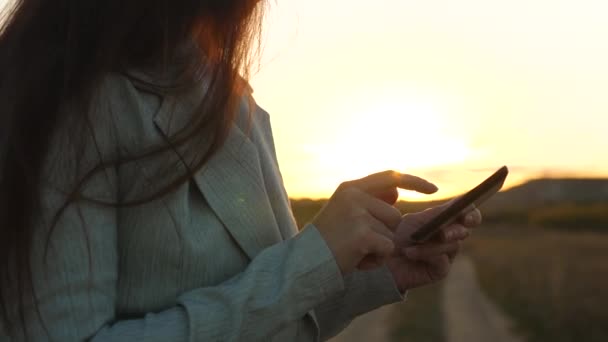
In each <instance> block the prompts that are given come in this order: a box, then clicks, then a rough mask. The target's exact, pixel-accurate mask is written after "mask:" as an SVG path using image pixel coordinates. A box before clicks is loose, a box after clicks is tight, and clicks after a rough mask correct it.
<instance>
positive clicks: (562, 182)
mask: <svg viewBox="0 0 608 342" xmlns="http://www.w3.org/2000/svg"><path fill="white" fill-rule="evenodd" d="M603 202H607V203H608V178H606V179H537V180H532V181H529V182H527V183H524V184H522V185H519V186H516V187H513V188H511V189H509V190H506V191H503V192H501V193H499V194H497V195H496V196H495V197H494V198H492V199H491V200H490V201H488V203H487V205H486V206H485V209H486V210H489V211H493V210H504V209H524V208H536V207H544V206H548V205H554V204H560V203H571V204H589V203H603Z"/></svg>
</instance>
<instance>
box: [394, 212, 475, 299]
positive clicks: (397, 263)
mask: <svg viewBox="0 0 608 342" xmlns="http://www.w3.org/2000/svg"><path fill="white" fill-rule="evenodd" d="M447 205H449V203H448V204H445V205H443V206H440V207H437V208H433V209H429V210H426V211H423V212H420V213H415V214H408V215H405V216H403V220H402V221H401V223H400V224H399V226H398V227H397V230H396V232H395V244H396V245H397V246H398V251H397V252H398V253H396V255H394V256H392V257H391V258H390V259H389V260H388V261H387V266H388V268H389V269H390V270H391V273H392V275H393V278H394V279H395V282H396V284H397V287H398V288H399V290H400V291H402V292H403V291H405V290H408V289H412V288H415V287H419V286H423V285H428V284H431V283H434V282H437V281H439V280H441V279H443V278H445V277H446V276H447V274H448V272H449V270H450V266H451V264H452V261H453V260H454V258H455V257H456V255H457V254H458V251H459V249H460V241H462V240H464V239H466V238H467V237H468V236H469V235H470V232H471V229H472V228H474V227H476V226H478V225H480V224H481V220H482V218H481V213H480V212H479V210H477V209H474V210H473V211H471V212H469V213H468V214H467V215H465V216H463V218H462V219H461V220H460V222H455V223H453V224H451V225H449V226H448V227H446V228H444V229H443V230H441V231H440V232H439V233H438V234H437V235H436V236H435V237H434V238H433V239H432V240H431V241H429V242H428V243H424V244H421V245H414V244H413V243H412V242H411V241H410V240H409V237H410V236H411V235H412V233H413V232H415V231H416V230H417V229H418V228H420V227H421V226H422V225H423V224H424V223H426V222H428V221H429V220H430V219H432V218H433V217H434V216H435V215H437V214H438V213H439V212H441V210H443V209H444V207H445V206H447Z"/></svg>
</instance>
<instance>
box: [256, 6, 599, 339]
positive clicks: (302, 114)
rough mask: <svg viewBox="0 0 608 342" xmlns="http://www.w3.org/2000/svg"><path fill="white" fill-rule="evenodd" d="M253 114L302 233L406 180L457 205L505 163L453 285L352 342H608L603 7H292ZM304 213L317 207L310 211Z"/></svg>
mask: <svg viewBox="0 0 608 342" xmlns="http://www.w3.org/2000/svg"><path fill="white" fill-rule="evenodd" d="M265 30H266V32H265V35H264V40H263V44H262V46H263V48H264V50H263V52H262V58H261V62H260V68H259V70H258V71H257V73H255V75H254V77H253V86H254V88H255V95H256V98H257V101H258V102H259V103H260V104H261V105H262V106H263V107H264V108H266V109H267V110H268V111H269V112H270V114H271V118H272V123H273V129H274V135H275V139H276V146H277V150H278V155H279V161H280V164H281V168H282V172H283V176H284V178H285V182H286V185H287V188H288V191H289V193H290V195H291V197H292V198H293V201H292V206H293V208H294V213H295V215H296V217H297V218H298V221H299V222H300V224H301V225H303V224H304V223H306V222H307V221H309V220H310V219H311V218H312V217H313V216H314V214H315V213H316V212H317V211H318V210H319V209H320V208H321V207H322V206H323V204H324V203H325V200H324V198H327V197H328V196H330V195H331V193H332V192H333V190H334V189H335V188H336V186H337V185H338V184H339V183H340V182H342V181H344V180H349V179H354V178H359V177H363V176H365V175H367V174H370V173H373V172H377V171H382V170H385V169H395V170H398V171H402V172H408V173H413V174H416V175H419V176H423V177H425V178H427V179H429V180H431V181H433V182H435V183H436V184H437V185H438V186H439V188H440V191H439V192H438V193H437V194H436V195H433V196H421V195H417V194H413V193H409V192H402V194H401V195H402V196H401V199H402V202H400V203H399V204H398V207H399V208H400V209H401V210H402V212H404V213H406V212H412V211H417V210H423V209H425V208H427V207H429V206H433V205H437V204H439V203H441V200H442V199H446V198H450V197H452V196H455V195H457V194H460V193H462V192H464V191H466V190H468V189H469V188H471V187H473V186H474V185H476V184H477V183H479V182H480V181H481V180H482V179H484V178H485V177H487V176H489V175H490V174H491V173H492V172H493V171H494V170H495V169H497V168H498V167H500V166H502V165H508V166H509V167H510V169H511V174H510V176H509V180H508V182H507V186H506V188H505V191H503V192H502V193H501V194H499V195H498V196H496V197H495V198H494V199H492V201H490V202H489V203H487V204H486V205H485V207H484V208H483V211H484V215H485V223H484V225H483V226H482V227H481V228H480V229H478V230H477V231H475V233H474V235H473V236H472V237H471V238H470V239H469V241H467V242H466V244H465V245H464V247H463V249H464V251H463V255H462V256H460V257H459V258H458V259H457V260H456V262H455V264H454V268H453V270H452V273H451V274H450V276H449V277H448V279H446V280H445V281H444V282H442V283H440V284H437V285H435V286H430V287H426V288H422V289H415V290H412V291H410V292H409V293H408V298H407V300H406V301H405V303H400V304H396V305H392V306H389V307H385V308H383V309H380V310H377V311H375V312H372V313H370V314H368V315H366V316H363V317H361V318H358V319H357V320H355V322H354V323H353V324H352V325H351V326H350V328H349V329H347V330H346V331H345V332H343V333H342V334H341V335H339V336H338V337H336V339H335V340H334V342H342V341H453V342H460V341H471V342H478V341H484V342H485V341H494V342H499V341H608V290H606V289H607V288H608V153H607V152H608V94H607V93H608V62H607V61H608V2H606V1H600V0H596V1H593V0H591V1H588V0H585V1H576V0H535V1H524V0H512V1H498V0H461V1H440V0H428V1H410V0H399V1H397V0H376V1H357V0H354V1H353V0H350V1H345V0H332V1H326V0H279V1H273V2H271V3H270V4H269V11H268V15H267V19H266V25H265ZM307 198H308V199H307Z"/></svg>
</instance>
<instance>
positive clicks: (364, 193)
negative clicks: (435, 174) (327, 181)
mask: <svg viewBox="0 0 608 342" xmlns="http://www.w3.org/2000/svg"><path fill="white" fill-rule="evenodd" d="M397 188H402V189H408V190H413V191H418V192H422V193H433V192H435V191H437V187H435V186H434V185H432V184H430V183H428V182H427V181H425V180H423V179H421V178H418V177H414V176H410V175H403V174H400V173H398V172H394V171H387V172H382V173H377V174H374V175H371V176H368V177H365V178H362V179H359V180H355V181H350V182H345V183H343V184H341V185H340V186H339V187H338V189H337V190H336V192H335V193H334V194H333V196H332V197H331V198H330V200H329V202H328V203H327V205H326V206H325V207H324V208H323V209H322V210H321V212H320V213H319V214H318V215H317V216H316V217H315V218H314V219H313V221H312V223H313V224H314V225H315V226H316V227H317V229H318V230H319V232H320V233H321V236H322V237H323V239H324V240H325V242H326V243H327V245H328V246H329V249H330V250H331V251H332V253H333V254H334V257H335V258H336V262H337V264H338V266H339V267H340V270H341V271H342V274H343V275H346V274H349V273H351V272H352V271H354V270H355V269H356V268H357V267H359V266H361V262H362V261H363V260H364V259H366V257H368V258H371V259H372V260H385V259H387V258H388V257H389V256H391V255H394V254H395V244H394V242H393V241H394V238H395V237H394V233H393V231H394V229H395V228H397V226H398V225H399V224H400V222H402V219H401V213H400V212H399V210H397V209H396V208H395V207H393V206H392V205H391V204H388V203H387V201H386V200H387V199H389V200H390V199H392V198H393V197H394V198H396V196H397ZM389 197H390V198H389ZM379 198H382V199H379ZM393 202H394V201H393ZM377 265H379V263H378V264H377ZM367 268H369V265H368V266H367Z"/></svg>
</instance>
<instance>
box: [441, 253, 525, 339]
mask: <svg viewBox="0 0 608 342" xmlns="http://www.w3.org/2000/svg"><path fill="white" fill-rule="evenodd" d="M443 311H444V323H445V329H446V330H445V335H446V340H447V342H462V341H468V342H481V341H491V342H520V341H522V339H520V338H517V337H516V336H515V335H514V334H513V333H512V332H511V331H510V326H511V323H510V321H509V320H508V319H507V318H506V317H505V315H504V314H503V313H502V312H500V311H499V310H498V308H497V307H496V306H495V305H494V303H492V302H491V301H490V300H489V299H488V298H487V297H486V296H485V295H484V294H483V293H482V292H481V289H480V288H479V284H478V283H477V278H476V275H475V267H474V265H473V262H472V261H471V259H470V258H469V257H467V256H459V257H458V258H456V260H455V261H454V265H453V266H452V271H451V273H450V275H449V276H448V279H447V280H446V282H445V284H444V287H443Z"/></svg>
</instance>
